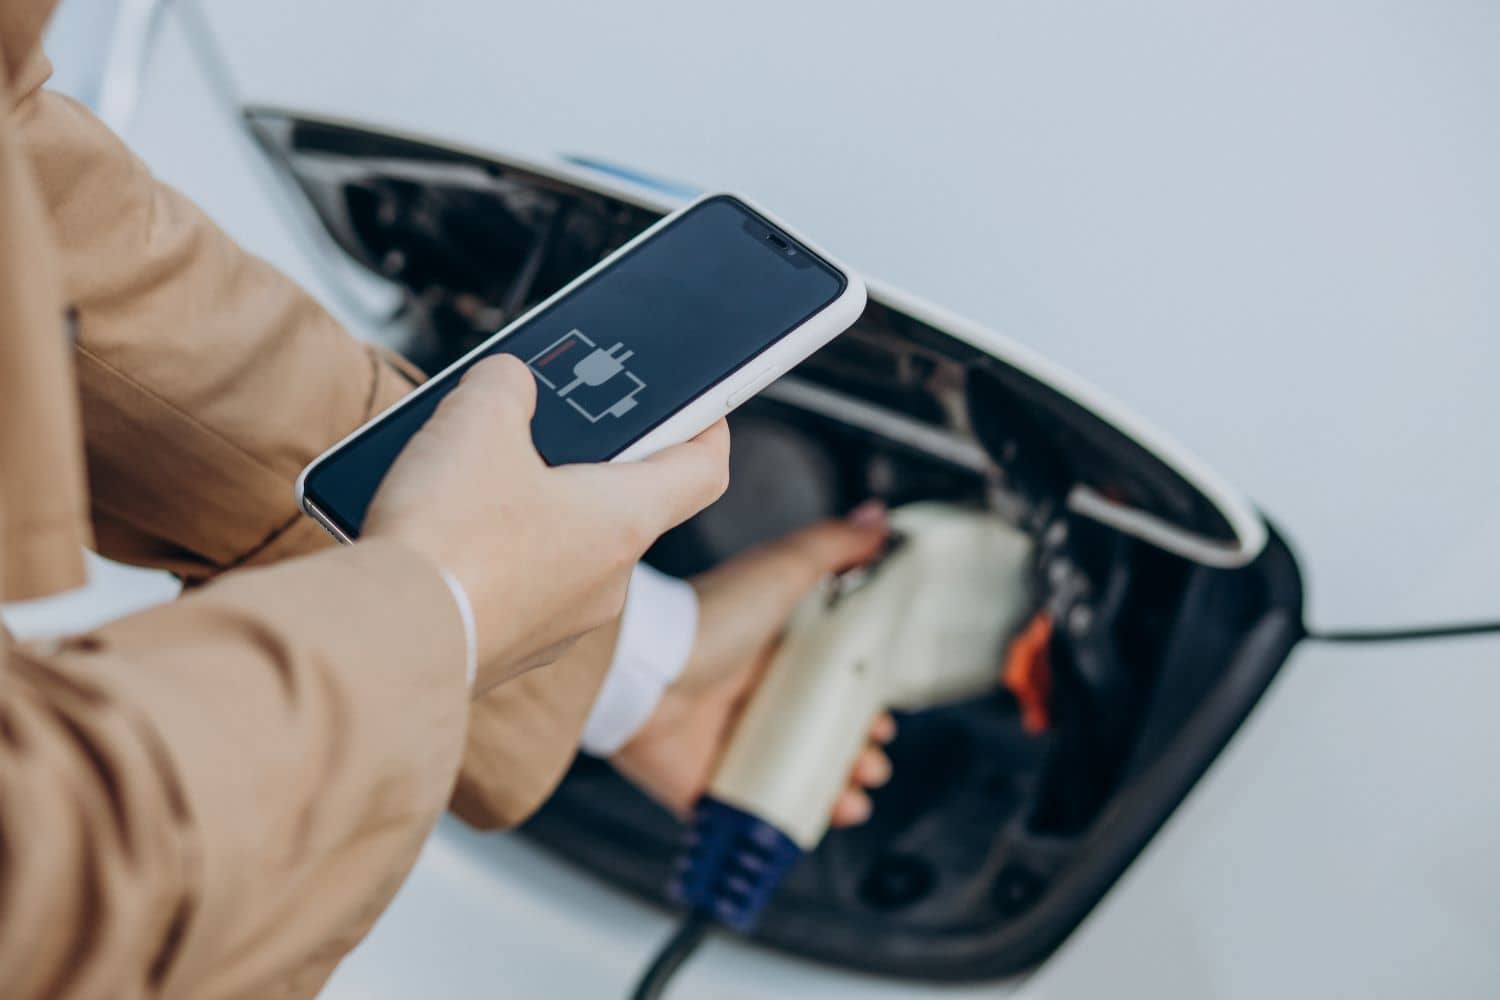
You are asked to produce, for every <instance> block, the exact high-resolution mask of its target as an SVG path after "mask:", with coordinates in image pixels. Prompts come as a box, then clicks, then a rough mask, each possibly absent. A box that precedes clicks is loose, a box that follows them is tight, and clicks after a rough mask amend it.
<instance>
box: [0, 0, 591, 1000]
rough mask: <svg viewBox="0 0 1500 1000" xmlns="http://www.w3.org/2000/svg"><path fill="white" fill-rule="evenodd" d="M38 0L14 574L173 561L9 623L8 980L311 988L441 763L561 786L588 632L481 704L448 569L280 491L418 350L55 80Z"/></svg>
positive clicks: (13, 299) (421, 807)
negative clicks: (358, 315) (28, 622)
mask: <svg viewBox="0 0 1500 1000" xmlns="http://www.w3.org/2000/svg"><path fill="white" fill-rule="evenodd" d="M52 2H53V0H0V596H4V597H5V598H7V599H17V598H23V597H33V596H38V595H41V594H46V593H52V592H55V591H57V590H59V589H63V588H66V587H70V586H74V585H77V584H79V583H81V582H82V580H83V564H82V561H81V546H82V545H84V544H86V543H87V544H91V545H93V546H94V547H95V548H96V549H97V550H98V551H100V552H101V553H103V554H104V555H106V556H108V557H110V558H113V559H121V560H125V561H127V562H131V563H136V564H139V565H144V566H154V567H160V568H164V569H168V570H171V571H172V572H174V573H176V574H178V575H179V576H181V577H182V578H183V579H184V580H186V581H187V582H188V583H189V584H190V589H189V591H188V596H186V597H184V598H183V599H181V600H179V601H177V602H175V603H174V604H171V605H169V606H166V607H162V608H158V609H155V610H152V611H148V612H146V613H144V614H140V615H136V616H134V617H131V618H129V619H126V620H123V621H120V622H117V623H115V624H112V625H109V626H106V627H105V628H102V629H100V630H98V631H96V632H94V633H91V634H88V635H83V636H79V637H77V638H74V639H70V640H67V641H65V642H62V643H57V644H51V645H47V646H35V645H30V646H28V645H24V644H18V643H16V642H14V641H13V640H12V639H11V637H10V636H8V635H7V634H5V633H4V632H3V630H0V995H3V996H4V997H6V998H7V1000H26V998H33V997H69V998H74V997H79V998H81V997H110V998H134V997H183V998H194V1000H212V998H221V997H256V998H265V997H307V996H312V995H313V994H314V993H316V992H317V990H318V988H319V987H320V986H321V985H322V983H323V981H324V980H325V979H326V977H327V975H328V973H329V972H330V971H331V970H332V968H333V966H334V964H335V963H336V962H337V961H338V959H339V958H340V957H341V956H342V955H343V954H344V953H345V952H346V951H347V950H348V949H349V948H350V947H351V946H352V945H353V944H354V943H355V942H356V941H357V940H358V939H359V938H360V937H361V936H362V935H363V934H364V932H365V931H366V930H367V929H368V927H369V926H370V924H371V922H372V921H373V919H374V918H375V916H376V915H377V914H378V913H379V912H380V910H381V909H382V907H383V906H384V905H385V904H386V903H387V902H388V901H389V899H390V897H391V895H392V893H393V892H394V891H395V888H396V886H397V885H398V884H399V882H400V881H401V879H402V877H403V876H404V875H405V873H406V871H407V870H408V869H409V868H410V866H411V864H412V863H413V861H414V860H415V857H416V853H417V851H418V849H419V847H420V845H421V843H422V840H423V838H424V837H425V836H426V835H427V833H428V832H429V831H430V829H431V828H432V825H433V823H434V822H435V820H436V818H437V817H438V815H439V814H440V813H441V811H442V810H443V808H444V807H445V805H447V804H448V803H449V802H450V796H455V797H454V799H453V801H454V804H455V805H456V806H457V807H458V808H459V811H460V812H461V813H462V814H463V815H464V816H465V818H467V819H469V820H470V821H473V822H476V823H481V824H484V825H501V824H511V823H515V822H517V821H519V820H520V819H522V818H524V817H525V816H526V815H527V814H528V813H530V812H531V811H532V810H533V809H534V808H535V807H536V806H537V805H538V804H539V803H540V802H541V800H542V799H543V798H544V797H545V796H546V795H548V794H549V793H550V791H551V790H552V788H553V787H554V785H555V783H556V782H557V780H558V779H559V778H560V776H561V774H562V773H563V770H564V769H565V768H566V766H567V763H568V762H569V760H570V759H571V758H572V756H573V753H574V750H575V747H576V743H577V738H578V733H579V732H580V730H581V728H582V725H583V721H584V719H585V717H586V716H587V713H588V709H589V707H590V705H591V703H592V701H593V698H594V695H595V693H596V692H597V689H598V686H599V683H600V681H601V674H602V670H603V668H604V666H605V664H606V663H607V661H608V656H607V652H606V653H604V654H601V653H600V651H599V649H598V648H595V649H593V650H590V649H589V648H588V645H587V644H585V646H584V648H582V649H580V650H579V651H578V653H576V654H575V655H571V656H570V657H569V658H568V659H566V660H564V661H562V662H559V663H557V664H554V665H553V666H551V667H548V668H545V669H544V670H541V671H536V672H533V673H531V674H529V675H526V676H525V677H522V678H520V679H518V680H517V681H514V682H512V683H510V684H508V685H506V686H505V687H503V688H502V689H500V690H498V691H496V692H493V693H491V694H490V695H489V696H487V697H486V698H485V699H483V700H482V701H480V702H479V703H477V704H475V705H474V706H472V707H471V706H470V705H469V704H468V701H467V692H466V688H465V684H464V663H463V659H464V640H463V631H462V626H461V622H460V620H459V617H458V613H457V611H456V609H455V608H454V605H453V601H452V598H451V596H450V595H449V593H448V592H447V590H446V589H445V586H444V584H443V582H442V580H441V578H440V577H439V575H438V574H437V572H436V571H435V569H434V568H433V567H432V566H430V565H428V564H427V563H426V562H425V561H423V560H422V559H420V558H418V557H417V556H415V555H413V554H410V553H408V552H406V551H404V550H403V549H401V548H400V547H399V546H396V545H392V544H381V543H361V544H359V545H356V546H352V547H348V548H342V549H335V548H334V547H332V546H331V545H330V544H329V543H328V540H327V539H326V538H325V536H324V535H323V533H322V532H321V530H319V529H318V528H317V527H316V526H314V525H313V524H312V523H311V522H309V521H308V520H307V519H305V518H303V517H302V516H300V515H299V513H298V511H297V509H296V506H295V502H294V498H293V495H292V483H293V480H294V478H295V476H296V474H297V472H298V471H299V470H300V469H301V467H302V466H303V465H304V464H305V463H306V462H307V461H308V460H309V459H311V458H312V457H313V456H315V455H316V454H318V453H319V452H321V451H322V450H323V449H324V448H325V447H327V446H328V445H329V444H330V443H331V442H333V441H335V440H337V439H338V438H340V437H342V436H343V435H344V434H346V433H348V432H349V431H350V430H352V429H353V428H354V427H356V426H358V425H359V424H360V423H361V422H363V421H364V420H365V419H366V418H368V417H369V416H371V415H372V414H374V413H375V412H377V411H378V410H380V409H382V408H383V407H385V406H387V405H388V404H390V403H391V402H392V401H393V400H395V399H397V398H399V397H400V396H401V395H402V394H403V393H405V392H406V391H408V389H409V388H410V387H411V385H412V381H413V378H414V377H415V376H414V373H413V372H411V371H409V370H408V369H406V368H405V367H404V366H403V365H402V364H401V363H399V362H398V361H396V360H395V359H392V358H388V357H385V356H383V355H381V354H379V353H378V352H376V351H375V350H373V349H372V348H370V347H369V346H367V345H364V344H361V343H359V342H357V341H355V340H354V339H353V338H351V337H350V336H349V335H348V334H346V333H345V331H343V330H342V329H340V328H339V326H338V325H337V324H336V323H335V322H334V321H333V320H332V319H331V318H330V317H329V316H328V314H327V313H325V312H324V311H323V310H322V309H321V308H319V306H318V305H317V304H316V303H314V302H313V300H312V299H310V298H309V297H308V296H307V295H305V294H304V293H302V292H301V291H300V290H299V289H298V288H297V287H296V286H295V285H293V284H292V282H291V281H290V280H288V279H287V278H285V277H284V276H283V275H281V274H280V273H278V272H277V271H276V270H275V269H274V268H272V267H270V266H269V265H268V264H266V263H265V262H264V261H261V260H258V259H256V258H255V257H253V256H251V255H249V254H247V253H245V252H244V251H243V250H241V249H240V248H239V247H237V246H236V245H235V244H234V243H233V242H232V241H231V240H229V239H228V238H227V237H226V236H225V235H224V234H223V233H222V232H220V230H219V229H217V228H216V227H215V226H214V225H213V223H212V222H210V221H209V220H208V219H207V218H206V217H205V216H204V215H203V214H202V213H200V212H199V211H198V210H197V209H196V208H195V207H194V206H193V205H191V204H190V203H188V202H187V201H186V200H185V199H184V198H183V197H182V196H180V195H179V194H177V193H176V192H174V191H172V190H171V189H170V188H167V187H165V186H164V185H161V184H159V183H157V182H156V181H155V180H153V179H152V177H151V175H150V173H149V172H148V171H147V169H146V168H145V166H144V165H143V164H142V163H141V162H140V161H139V160H138V159H136V158H135V157H134V156H133V155H132V154H131V153H130V152H129V150H127V149H126V148H125V147H124V146H123V145H122V144H121V143H120V141H119V140H118V139H117V138H116V137H115V136H113V135H112V134H111V133H110V132H109V131H108V130H107V129H105V128H104V127H103V126H102V125H101V124H100V123H99V122H98V121H97V120H95V119H94V118H93V116H92V115H90V113H89V112H88V111H87V110H85V109H84V108H82V107H80V106H79V105H77V104H75V103H73V102H72V101H69V100H68V99H66V98H64V97H61V96H57V95H54V94H51V93H49V92H47V91H45V90H42V89H40V88H41V85H42V83H43V82H44V81H45V79H46V77H47V74H48V66H47V63H46V60H45V59H44V58H43V57H42V55H41V54H40V52H39V50H38V47H37V44H38V38H39V37H40V34H41V30H42V28H43V26H44V25H45V23H46V20H47V18H48V16H49V15H50V12H51V6H52ZM7 95H8V96H7ZM69 316H71V317H72V321H69V320H68V319H67V317H69ZM226 571H227V572H226ZM199 584H201V586H199ZM611 641H612V638H611V637H609V636H602V637H596V638H593V639H591V640H590V642H591V643H592V644H594V645H595V646H596V647H597V645H598V644H600V643H608V642H611ZM455 776H457V783H456V788H457V792H456V793H455V792H454V789H455Z"/></svg>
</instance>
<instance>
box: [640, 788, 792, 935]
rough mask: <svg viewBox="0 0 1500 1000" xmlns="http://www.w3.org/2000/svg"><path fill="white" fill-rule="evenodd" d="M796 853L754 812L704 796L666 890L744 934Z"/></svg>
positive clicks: (779, 832)
mask: <svg viewBox="0 0 1500 1000" xmlns="http://www.w3.org/2000/svg"><path fill="white" fill-rule="evenodd" d="M802 854H803V851H802V848H800V847H798V846H797V845H796V843H794V842H793V841H792V839H791V838H790V837H788V836H787V835H786V834H784V833H782V832H781V831H780V830H779V829H777V828H776V827H775V826H772V825H771V824H770V823H767V822H766V821H765V820H763V819H761V818H760V817H758V816H755V815H752V814H751V813H748V812H746V811H744V810H743V809H739V808H737V807H735V806H732V805H729V804H728V803H727V802H720V801H719V800H717V799H711V798H705V799H703V800H701V801H700V802H699V803H698V807H697V809H695V810H694V817H693V827H692V830H691V832H690V833H689V834H688V842H687V846H686V849H685V850H684V852H683V855H682V857H681V858H680V859H679V860H678V869H677V872H676V874H675V875H674V876H673V879H672V882H671V885H670V886H669V888H668V892H669V894H670V895H671V897H672V898H673V899H674V900H676V901H677V902H678V903H680V904H682V905H683V906H686V907H689V908H691V909H694V910H697V911H699V912H701V913H706V914H708V915H709V916H711V917H712V918H713V919H714V920H716V921H718V922H719V923H721V924H723V925H725V926H726V927H730V928H733V929H734V930H737V931H740V932H741V933H748V932H749V931H752V930H754V929H755V925H756V922H757V921H758V920H759V919H760V915H761V912H762V911H763V910H764V909H765V908H766V904H767V903H769V902H770V901H771V896H772V894H773V893H775V891H776V887H777V886H779V885H780V884H781V881H782V879H784V878H785V877H786V876H787V874H788V873H789V872H790V871H791V870H792V869H793V868H794V867H796V865H797V862H798V861H800V860H801V859H802Z"/></svg>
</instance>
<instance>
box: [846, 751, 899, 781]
mask: <svg viewBox="0 0 1500 1000" xmlns="http://www.w3.org/2000/svg"><path fill="white" fill-rule="evenodd" d="M852 779H853V781H854V783H855V784H856V785H859V786H861V787H863V788H879V787H880V786H881V785H883V784H885V783H886V782H887V781H890V780H891V759H890V758H889V757H887V756H886V755H885V751H884V750H882V749H880V748H879V747H873V746H871V747H865V748H864V749H863V750H861V751H860V753H859V756H858V757H857V758H855V761H854V772H853V774H852Z"/></svg>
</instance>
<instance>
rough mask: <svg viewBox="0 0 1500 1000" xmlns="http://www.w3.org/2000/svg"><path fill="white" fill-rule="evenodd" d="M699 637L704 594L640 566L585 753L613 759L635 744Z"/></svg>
mask: <svg viewBox="0 0 1500 1000" xmlns="http://www.w3.org/2000/svg"><path fill="white" fill-rule="evenodd" d="M697 633H698V594H697V592H696V591H694V590H693V588H692V585H691V584H689V583H687V582H686V581H683V580H678V579H674V578H673V577H670V576H667V575H665V574H663V573H658V572H657V571H656V570H654V569H652V568H651V567H650V566H646V565H644V564H642V565H639V566H636V568H635V572H634V573H633V574H632V575H631V577H630V590H629V591H628V592H627V593H626V595H625V613H624V615H623V616H622V617H621V619H620V635H619V638H618V639H616V640H615V655H614V659H613V660H612V661H611V662H610V665H609V673H608V674H607V675H605V678H604V686H603V687H602V688H600V690H599V697H598V698H596V699H595V700H594V707H593V710H592V711H590V712H589V718H588V721H587V722H586V723H584V727H583V739H582V740H581V741H580V742H581V745H582V747H583V750H584V752H585V753H587V754H590V755H591V756H594V757H610V756H613V755H614V754H615V752H616V751H618V750H619V749H620V748H621V747H623V746H624V745H625V744H627V743H629V742H630V739H631V737H633V736H634V735H635V734H636V733H637V732H638V731H639V730H640V728H641V727H642V726H643V725H645V724H646V720H647V719H649V718H650V717H651V713H652V712H654V711H656V706H657V703H658V702H660V701H661V697H662V694H663V693H665V691H666V689H667V687H668V686H669V685H671V683H672V682H673V681H675V680H676V679H677V678H678V676H679V675H680V674H681V673H682V668H683V667H685V666H687V661H688V657H689V656H690V655H692V652H693V640H694V638H696V636H697Z"/></svg>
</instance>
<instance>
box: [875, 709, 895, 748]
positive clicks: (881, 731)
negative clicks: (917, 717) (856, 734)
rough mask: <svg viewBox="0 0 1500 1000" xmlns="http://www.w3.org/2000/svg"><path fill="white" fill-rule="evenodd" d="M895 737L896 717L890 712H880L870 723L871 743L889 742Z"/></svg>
mask: <svg viewBox="0 0 1500 1000" xmlns="http://www.w3.org/2000/svg"><path fill="white" fill-rule="evenodd" d="M895 738H896V717H895V716H894V715H892V714H891V713H890V712H881V713H880V714H879V715H877V716H876V717H875V721H874V722H872V723H870V741H871V742H872V743H889V742H890V741H891V740H893V739H895Z"/></svg>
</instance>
